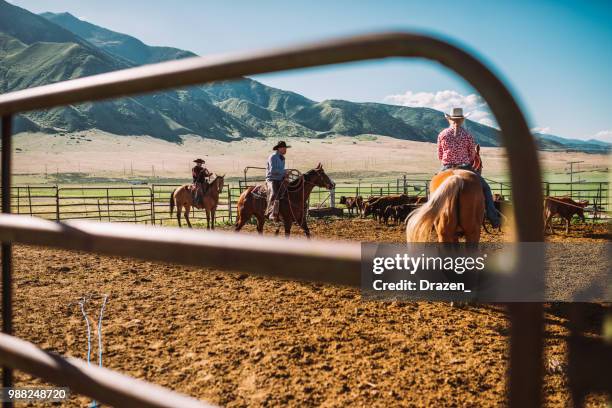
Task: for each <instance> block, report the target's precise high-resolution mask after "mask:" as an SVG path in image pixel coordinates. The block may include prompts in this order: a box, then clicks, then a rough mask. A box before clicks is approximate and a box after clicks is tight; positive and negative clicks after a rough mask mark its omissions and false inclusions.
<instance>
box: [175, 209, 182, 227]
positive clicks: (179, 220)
mask: <svg viewBox="0 0 612 408" xmlns="http://www.w3.org/2000/svg"><path fill="white" fill-rule="evenodd" d="M176 219H177V221H178V226H179V228H182V227H183V226H182V225H181V205H180V204H177V205H176Z"/></svg>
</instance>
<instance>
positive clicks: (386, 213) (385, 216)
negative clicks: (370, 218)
mask: <svg viewBox="0 0 612 408" xmlns="http://www.w3.org/2000/svg"><path fill="white" fill-rule="evenodd" d="M389 218H395V206H394V205H388V206H387V207H386V208H385V209H384V210H383V211H382V221H383V222H384V223H385V225H389Z"/></svg>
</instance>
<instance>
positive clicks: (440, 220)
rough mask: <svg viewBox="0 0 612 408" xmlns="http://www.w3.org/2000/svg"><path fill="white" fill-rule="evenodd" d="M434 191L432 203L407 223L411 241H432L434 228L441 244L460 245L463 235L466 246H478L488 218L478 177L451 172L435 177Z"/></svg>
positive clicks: (471, 174)
mask: <svg viewBox="0 0 612 408" xmlns="http://www.w3.org/2000/svg"><path fill="white" fill-rule="evenodd" d="M430 189H431V196H430V198H429V201H427V202H426V203H425V204H423V205H422V206H421V207H420V208H418V209H417V210H415V211H414V212H413V213H412V214H410V216H409V217H408V219H407V223H406V239H407V241H408V242H427V241H429V238H430V234H431V230H432V227H433V228H435V230H436V233H437V235H438V242H458V240H459V234H460V233H463V235H465V240H466V242H470V243H478V242H479V241H480V226H481V225H482V222H483V220H484V214H485V211H484V193H483V192H482V186H481V184H480V180H479V178H478V176H477V175H476V174H474V173H472V172H471V171H467V170H459V169H449V170H446V171H443V172H441V173H438V174H436V175H435V176H434V177H433V179H432V180H431V183H430Z"/></svg>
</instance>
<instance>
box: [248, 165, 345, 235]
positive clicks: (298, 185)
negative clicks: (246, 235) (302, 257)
mask: <svg viewBox="0 0 612 408" xmlns="http://www.w3.org/2000/svg"><path fill="white" fill-rule="evenodd" d="M334 186H335V184H334V182H333V181H332V180H331V179H330V178H329V176H328V175H327V174H325V171H324V170H323V166H321V163H319V165H318V166H317V167H316V168H314V169H312V170H309V171H307V172H306V173H304V174H303V175H301V176H300V177H299V178H298V179H296V180H294V181H292V182H290V183H288V184H287V191H286V193H285V195H286V196H287V199H283V200H281V202H280V208H279V216H280V218H281V219H282V220H283V225H284V226H285V236H287V237H288V236H289V234H290V233H291V226H292V224H293V223H296V224H297V225H298V226H300V228H302V230H303V231H304V233H305V234H306V236H307V237H310V230H309V229H308V224H307V223H306V211H307V210H308V209H307V208H306V206H307V204H308V198H309V197H310V193H311V192H312V189H313V188H314V187H322V188H326V189H328V190H331V189H333V188H334ZM259 188H260V187H259V186H257V187H249V188H248V189H247V190H246V191H245V192H244V193H242V194H241V195H240V198H239V199H238V204H237V208H238V219H237V220H236V231H240V229H242V227H243V226H244V224H246V223H247V222H248V221H249V220H250V219H251V217H252V216H253V215H254V216H255V218H257V232H259V233H260V234H263V228H264V223H265V221H266V219H265V215H264V214H265V212H266V207H267V201H266V197H264V196H263V195H258V194H256V193H254V192H253V190H255V189H259ZM281 191H282V190H281ZM279 232H280V226H279V227H278V228H277V229H276V235H278V233H279Z"/></svg>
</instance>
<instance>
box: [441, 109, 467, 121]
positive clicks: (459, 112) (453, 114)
mask: <svg viewBox="0 0 612 408" xmlns="http://www.w3.org/2000/svg"><path fill="white" fill-rule="evenodd" d="M444 116H446V119H465V118H466V117H467V116H463V108H452V109H451V111H450V114H448V113H445V114H444ZM468 116H469V115H468Z"/></svg>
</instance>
